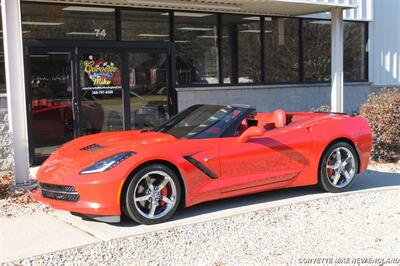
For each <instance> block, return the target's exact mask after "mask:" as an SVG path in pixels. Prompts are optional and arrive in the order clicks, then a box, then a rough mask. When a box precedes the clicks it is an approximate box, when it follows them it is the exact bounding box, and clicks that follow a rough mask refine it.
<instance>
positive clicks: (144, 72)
mask: <svg viewBox="0 0 400 266" xmlns="http://www.w3.org/2000/svg"><path fill="white" fill-rule="evenodd" d="M167 66H168V59H167V55H166V54H165V53H150V52H148V53H146V52H143V53H140V52H138V53H130V54H129V94H130V107H131V125H132V128H136V129H152V128H154V127H157V126H159V125H160V124H161V123H163V122H165V121H166V120H168V119H169V115H168V113H169V112H168V85H167V84H168V74H167Z"/></svg>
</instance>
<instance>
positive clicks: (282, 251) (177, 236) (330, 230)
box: [15, 190, 400, 265]
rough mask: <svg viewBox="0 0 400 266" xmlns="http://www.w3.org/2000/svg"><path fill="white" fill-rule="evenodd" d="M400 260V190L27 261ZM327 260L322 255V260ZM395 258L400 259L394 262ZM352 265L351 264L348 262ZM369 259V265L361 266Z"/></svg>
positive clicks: (319, 202) (241, 262)
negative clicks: (367, 262) (367, 263)
mask: <svg viewBox="0 0 400 266" xmlns="http://www.w3.org/2000/svg"><path fill="white" fill-rule="evenodd" d="M318 258H319V259H320V261H319V262H323V263H322V264H325V265H326V264H332V263H334V264H340V263H339V261H337V260H340V259H342V260H344V261H345V262H346V260H350V261H347V262H350V264H351V265H359V264H360V263H361V259H372V260H376V261H369V262H372V264H376V265H382V264H384V263H385V262H386V263H387V262H388V261H381V259H389V258H392V259H395V260H396V261H391V262H392V264H394V265H399V264H400V190H386V191H379V192H377V191H375V192H371V191H370V192H363V193H354V194H348V195H341V196H337V197H332V198H327V199H320V200H313V201H309V202H306V203H300V204H295V205H288V206H283V207H279V208H274V209H267V210H263V211H258V212H251V213H247V214H243V215H237V216H232V217H229V218H225V219H220V220H215V221H210V222H206V223H201V224H195V225H188V226H182V227H177V228H174V229H170V230H165V231H161V232H157V233H150V234H145V235H142V236H136V237H130V238H125V239H119V240H111V241H108V242H102V243H99V244H94V245H90V246H86V247H82V248H77V249H70V250H66V251H60V252H56V253H52V254H47V255H43V256H38V257H33V258H29V259H26V260H22V261H18V262H15V263H16V264H22V265H31V264H33V265H65V264H66V265H76V264H78V265H127V264H131V265H182V264H185V265H187V264H190V265H252V264H264V265H276V264H284V265H286V264H296V265H305V264H318V263H317V261H312V260H313V259H318ZM322 259H324V260H322ZM393 262H394V263H393ZM347 265H349V264H347ZM363 265H365V264H363Z"/></svg>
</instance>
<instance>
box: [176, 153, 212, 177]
mask: <svg viewBox="0 0 400 266" xmlns="http://www.w3.org/2000/svg"><path fill="white" fill-rule="evenodd" d="M183 158H185V159H186V160H187V161H188V162H189V163H191V164H192V165H194V166H195V167H196V168H197V169H199V170H200V171H202V172H203V173H204V174H206V175H207V176H208V177H209V178H211V179H217V178H218V176H217V175H216V174H215V173H214V172H213V171H211V170H210V169H208V168H207V167H206V166H205V165H204V164H202V163H201V162H199V161H197V160H196V159H195V158H193V157H192V156H190V155H186V156H183Z"/></svg>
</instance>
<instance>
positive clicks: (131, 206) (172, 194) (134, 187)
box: [123, 164, 181, 224]
mask: <svg viewBox="0 0 400 266" xmlns="http://www.w3.org/2000/svg"><path fill="white" fill-rule="evenodd" d="M180 198H181V188H180V185H179V180H178V178H177V176H176V174H175V173H174V171H172V170H171V169H170V168H168V167H167V166H165V165H161V164H154V165H149V166H146V167H144V168H143V169H141V170H139V171H138V172H137V173H136V174H135V175H134V176H133V178H132V179H131V181H130V183H129V186H128V188H127V191H126V193H125V199H124V202H123V204H124V212H125V214H126V215H127V216H128V217H129V218H131V219H132V220H134V221H136V222H138V223H141V224H156V223H162V222H164V221H166V220H168V219H169V218H170V217H171V216H172V215H173V214H174V212H175V211H176V209H177V208H178V205H179V201H180Z"/></svg>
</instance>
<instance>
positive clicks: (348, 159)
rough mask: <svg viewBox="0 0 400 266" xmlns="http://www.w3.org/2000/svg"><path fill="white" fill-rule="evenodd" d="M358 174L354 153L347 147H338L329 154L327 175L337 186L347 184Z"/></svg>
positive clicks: (341, 186)
mask: <svg viewBox="0 0 400 266" xmlns="http://www.w3.org/2000/svg"><path fill="white" fill-rule="evenodd" d="M355 174H356V163H355V158H354V155H353V153H352V152H351V151H350V150H349V149H348V148H346V147H338V148H336V149H335V150H333V151H332V153H331V154H330V155H329V157H328V160H327V164H326V176H327V177H328V180H329V182H330V183H331V184H332V186H334V187H335V188H343V187H345V186H347V185H348V184H349V183H350V182H351V180H352V179H353V178H354V176H355Z"/></svg>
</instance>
